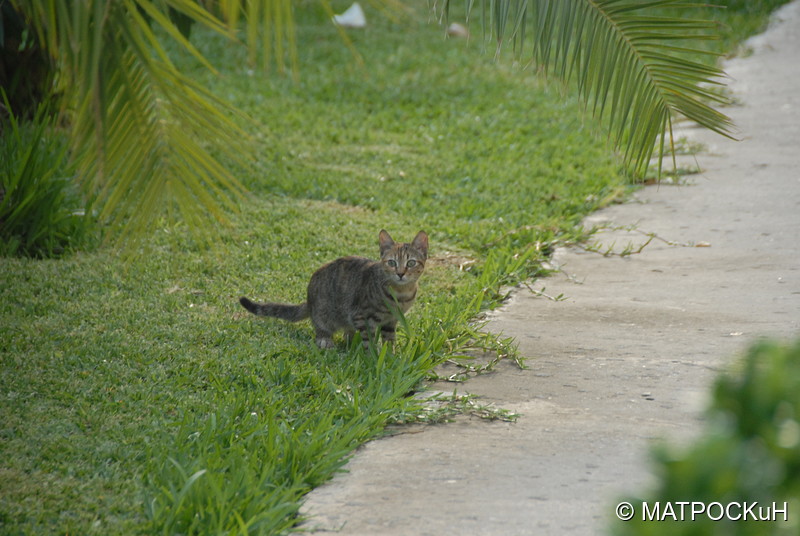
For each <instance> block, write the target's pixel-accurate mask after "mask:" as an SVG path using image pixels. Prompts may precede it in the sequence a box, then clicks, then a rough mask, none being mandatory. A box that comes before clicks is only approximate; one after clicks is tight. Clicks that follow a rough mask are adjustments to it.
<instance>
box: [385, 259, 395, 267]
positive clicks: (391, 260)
mask: <svg viewBox="0 0 800 536" xmlns="http://www.w3.org/2000/svg"><path fill="white" fill-rule="evenodd" d="M386 264H388V265H389V266H391V267H392V268H397V261H395V260H394V259H389V260H388V261H386Z"/></svg>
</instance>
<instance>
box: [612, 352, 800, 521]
mask: <svg viewBox="0 0 800 536" xmlns="http://www.w3.org/2000/svg"><path fill="white" fill-rule="evenodd" d="M713 393H714V398H713V401H712V404H711V408H710V411H709V421H710V424H709V427H708V429H707V431H706V432H705V433H704V434H703V436H702V437H700V438H699V439H698V440H697V441H696V442H695V443H694V444H693V445H692V446H691V447H689V448H688V450H686V451H685V452H682V453H681V452H678V451H676V449H671V448H668V447H661V448H659V449H658V450H657V451H656V461H657V466H658V470H659V474H660V485H659V487H658V489H657V491H656V492H655V494H653V495H652V496H651V497H649V498H647V499H646V500H645V501H638V500H637V501H631V503H632V504H633V505H634V508H635V509H636V512H637V515H636V516H635V517H634V519H633V520H631V521H629V522H627V523H626V524H620V525H619V526H618V527H617V528H618V529H619V530H618V531H617V533H618V534H648V535H657V534H670V535H690V534H692V535H694V534H697V535H701V534H702V535H715V534H725V535H762V534H764V535H766V534H797V533H798V518H797V516H798V515H800V423H798V421H800V340H798V341H797V342H795V343H794V345H791V346H781V345H778V344H776V343H769V342H762V343H759V344H757V345H755V346H753V347H752V348H751V349H750V351H749V353H748V355H747V357H746V359H745V362H744V367H743V371H742V373H741V374H737V375H723V376H722V377H720V378H719V379H718V380H717V382H716V385H715V387H714V391H713ZM681 501H682V502H687V501H689V502H697V503H702V504H704V505H706V506H707V505H710V504H712V503H719V504H720V505H722V508H720V507H717V506H715V507H714V510H713V511H712V509H711V508H709V509H708V512H709V515H705V514H701V515H698V516H696V517H695V519H694V521H691V516H690V512H689V507H688V506H687V507H686V511H685V515H684V516H680V515H679V509H678V508H676V509H675V512H676V516H677V517H678V521H675V520H674V518H673V517H671V516H667V517H666V519H667V521H654V520H646V519H643V512H642V510H643V507H642V504H643V502H646V503H647V504H649V505H650V509H651V511H652V509H653V508H654V507H655V505H656V504H658V505H659V507H660V510H661V512H662V513H663V512H664V510H665V509H666V507H667V504H668V503H670V504H672V505H679V503H680V502H681ZM754 503H757V504H758V506H757V507H755V508H754V509H753V510H752V515H750V514H749V513H748V514H747V516H746V520H742V519H736V518H739V517H741V516H742V515H743V514H745V513H746V507H744V505H752V504H754ZM730 504H733V505H734V507H733V508H732V509H731V516H730V517H732V518H733V519H726V517H723V518H722V519H721V520H714V519H713V518H716V517H719V516H720V515H721V514H722V513H723V508H726V507H727V505H730ZM740 505H741V506H740ZM773 505H775V506H774V508H773V512H774V513H775V514H776V515H770V516H769V517H772V518H773V519H775V520H776V521H760V520H758V521H757V520H755V519H753V517H754V516H757V515H758V516H761V515H764V517H766V516H767V514H769V512H768V511H767V510H766V508H767V507H771V508H772V507H773ZM759 507H760V509H759ZM697 508H698V509H699V508H700V504H698V506H697ZM784 511H785V518H786V519H784ZM681 517H683V518H684V521H680V518H681Z"/></svg>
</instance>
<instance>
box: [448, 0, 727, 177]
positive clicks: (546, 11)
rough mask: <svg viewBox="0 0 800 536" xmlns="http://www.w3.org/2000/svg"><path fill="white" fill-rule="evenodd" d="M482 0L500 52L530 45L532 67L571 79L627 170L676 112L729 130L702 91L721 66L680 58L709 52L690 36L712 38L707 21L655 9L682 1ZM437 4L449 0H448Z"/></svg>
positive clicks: (654, 145)
mask: <svg viewBox="0 0 800 536" xmlns="http://www.w3.org/2000/svg"><path fill="white" fill-rule="evenodd" d="M487 3H488V4H489V10H488V11H489V13H490V17H491V24H490V25H489V27H488V29H489V32H490V35H491V38H492V39H493V40H494V41H496V43H497V46H498V50H499V48H500V47H501V46H502V45H503V44H504V43H507V42H509V41H511V42H512V43H513V45H514V50H515V51H516V53H517V54H518V56H521V54H522V51H523V50H524V46H525V45H526V44H530V49H531V52H530V57H531V59H532V61H533V62H534V64H535V65H536V67H537V68H539V69H541V70H542V71H543V72H544V73H545V74H552V75H555V76H557V77H559V78H561V79H563V80H565V81H574V82H575V83H576V85H577V89H578V91H579V93H580V94H581V96H582V98H583V99H584V101H585V102H586V103H587V105H588V107H589V109H590V110H591V111H592V112H593V113H594V114H595V115H596V116H598V117H600V118H602V119H603V120H604V121H605V124H606V126H607V129H608V132H609V135H610V137H611V139H612V140H613V142H614V144H615V145H616V146H617V147H619V148H620V149H621V150H622V152H623V155H624V161H625V164H626V166H627V167H628V168H629V169H630V170H632V171H633V172H634V173H642V172H643V171H644V170H645V169H646V168H647V165H648V162H649V160H650V159H651V157H652V156H653V154H654V153H655V152H656V151H657V152H658V154H659V156H660V157H663V154H664V146H665V143H664V140H665V138H666V137H667V136H669V137H670V139H671V137H672V132H671V129H672V121H673V119H672V117H673V116H675V115H677V116H683V117H686V118H687V119H690V120H692V121H695V122H697V123H698V124H700V125H702V126H703V127H705V128H708V129H710V130H712V131H714V132H716V133H718V134H721V135H723V136H726V137H733V124H732V122H731V120H730V119H729V118H728V117H727V116H725V115H724V114H723V113H721V112H719V111H718V110H716V109H715V108H714V107H713V105H719V104H725V103H726V99H725V97H723V96H721V94H720V93H718V92H715V91H713V90H711V89H709V86H712V87H713V86H720V85H724V84H723V80H724V78H725V73H724V72H723V71H722V70H721V69H719V68H718V67H715V66H713V65H710V64H705V63H700V62H698V61H695V60H692V59H687V53H690V54H691V55H692V56H694V57H696V56H697V55H705V54H711V53H710V52H706V51H703V50H701V49H699V48H696V47H694V46H692V45H691V43H697V42H698V41H701V40H705V39H713V38H714V36H715V29H716V25H715V23H714V22H712V21H705V20H694V19H690V18H688V19H687V18H675V17H667V16H659V15H658V14H657V13H658V9H659V8H666V7H673V8H677V7H691V5H692V4H687V3H686V2H684V1H683V0H653V1H649V2H643V1H636V0H558V1H548V0H484V2H483V4H484V8H485V7H486V4H487ZM471 4H472V2H468V9H471V7H472V6H471ZM444 8H445V9H447V8H449V2H448V3H447V5H445V6H444ZM526 41H529V42H530V43H526ZM683 43H690V45H685V44H683ZM659 137H660V138H661V141H660V143H659ZM659 161H660V159H659Z"/></svg>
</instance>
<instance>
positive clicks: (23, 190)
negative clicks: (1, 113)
mask: <svg viewBox="0 0 800 536" xmlns="http://www.w3.org/2000/svg"><path fill="white" fill-rule="evenodd" d="M3 98H4V101H5V104H6V108H7V109H8V110H9V115H8V118H7V119H6V121H5V125H3V129H2V130H0V255H3V256H9V255H25V256H31V257H53V256H58V255H60V254H62V253H64V252H65V251H67V250H68V249H69V248H75V247H78V246H80V245H83V244H85V243H86V240H87V238H88V237H89V235H90V230H91V228H92V222H91V218H90V217H89V216H87V212H88V210H87V209H88V206H87V203H85V202H84V201H83V200H82V198H81V196H80V194H79V191H78V188H77V185H76V184H75V181H74V180H73V168H72V166H71V165H70V163H69V158H68V154H67V141H66V138H65V137H64V136H61V135H59V133H58V132H57V131H56V129H55V120H54V119H53V117H52V116H51V115H50V114H49V112H48V106H47V105H45V104H42V105H40V106H39V108H38V109H37V111H36V113H35V114H34V117H33V119H32V120H30V121H22V120H19V119H18V118H17V117H15V116H14V114H13V113H12V112H10V105H9V103H8V100H7V99H6V98H5V94H3Z"/></svg>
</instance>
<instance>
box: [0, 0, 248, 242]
mask: <svg viewBox="0 0 800 536" xmlns="http://www.w3.org/2000/svg"><path fill="white" fill-rule="evenodd" d="M168 3H169V6H170V7H171V8H173V9H176V10H177V11H179V12H181V13H184V14H187V15H188V16H191V17H193V20H195V21H197V22H200V23H202V24H204V25H206V26H208V27H210V28H212V29H215V30H216V31H219V32H227V26H226V25H225V23H224V22H223V21H220V20H218V19H216V18H215V17H214V15H212V14H211V13H209V12H207V11H205V10H203V9H202V8H200V7H199V6H198V4H197V3H196V2H193V1H191V0H170V1H169V2H168ZM15 7H16V9H17V10H19V11H20V12H22V13H24V14H25V15H26V16H27V18H28V20H29V21H30V23H31V24H32V25H33V26H34V27H35V28H36V31H37V32H38V33H39V35H40V40H41V42H42V43H45V44H46V47H47V49H48V52H49V53H50V55H51V56H52V57H53V62H54V65H55V67H56V69H57V72H58V77H57V79H58V80H59V89H60V92H61V93H62V94H63V108H64V110H65V113H66V114H67V115H68V117H69V120H70V123H71V133H72V134H71V138H72V152H73V158H74V159H75V162H76V164H77V169H78V172H79V176H80V178H81V180H82V183H83V184H84V185H85V186H86V191H87V193H88V195H90V196H91V197H92V198H94V199H95V207H98V209H99V217H100V220H101V221H102V222H104V223H107V224H111V226H112V228H113V229H115V230H118V232H114V233H112V235H111V236H112V237H113V238H116V239H126V238H130V237H141V236H143V232H144V231H146V230H150V229H152V228H153V227H154V226H155V225H157V224H158V222H159V221H160V220H161V219H162V217H163V215H164V214H165V213H166V212H172V211H173V209H177V213H178V214H180V217H181V218H182V220H183V221H185V222H186V223H187V224H188V226H189V228H190V229H191V230H192V231H193V232H194V233H195V235H196V236H198V237H200V238H202V239H203V240H205V241H208V240H210V239H211V238H210V236H209V235H208V233H209V232H210V233H213V232H214V229H215V226H213V225H209V220H216V221H220V220H224V213H225V208H226V207H227V208H231V207H234V206H235V199H236V198H237V197H239V196H240V195H241V194H242V192H243V191H244V189H243V187H242V186H241V184H240V183H239V182H238V181H237V180H236V178H235V177H234V176H233V175H232V174H231V172H230V171H229V170H228V169H226V168H225V166H223V165H222V164H221V163H220V161H219V160H218V158H217V157H215V156H212V155H214V154H217V155H223V156H224V157H226V158H229V159H232V160H234V161H237V160H238V161H242V159H243V158H244V159H246V158H247V155H248V152H247V138H248V136H247V134H246V132H245V130H244V129H243V128H241V127H240V126H239V124H238V123H237V120H238V117H239V114H238V112H236V111H235V110H234V108H232V107H231V106H230V105H228V104H226V103H225V102H223V101H221V100H220V99H218V98H216V97H215V96H214V95H212V94H211V93H210V92H208V91H207V90H206V89H205V88H203V87H201V86H199V85H198V84H197V83H196V82H194V81H193V80H191V79H189V78H187V77H186V76H184V75H182V74H181V73H180V72H179V71H178V70H177V68H176V67H175V66H174V65H173V64H172V63H171V61H170V59H169V57H168V55H167V54H166V52H165V51H164V49H163V48H162V44H161V42H160V40H159V39H158V38H157V37H156V30H155V28H161V30H163V32H164V33H165V34H166V35H167V36H169V38H171V39H173V40H174V41H176V42H177V43H179V44H180V45H182V46H183V47H184V48H185V49H186V50H187V51H189V52H190V53H191V54H192V55H194V56H195V57H196V58H197V59H198V60H200V61H201V62H202V63H203V64H204V65H206V66H207V67H208V68H212V66H211V65H210V64H209V63H208V62H207V60H206V59H205V58H203V57H202V55H201V54H200V53H199V52H198V51H197V50H196V49H195V48H194V47H193V46H192V45H191V44H190V43H189V41H188V40H187V39H186V38H185V37H184V36H183V35H182V34H181V32H180V31H179V29H178V28H177V27H176V26H175V25H174V24H173V23H172V21H171V20H170V18H169V17H167V16H166V15H165V12H164V11H162V9H163V6H160V5H156V4H155V3H154V2H152V1H150V0H87V1H85V2H68V1H65V0H31V1H25V2H22V1H17V2H15ZM243 155H244V156H243Z"/></svg>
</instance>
